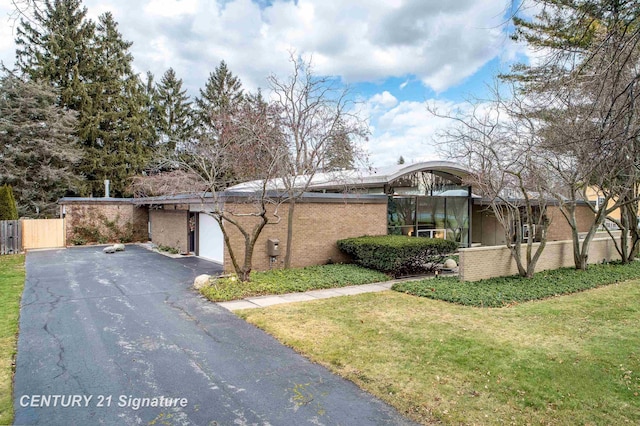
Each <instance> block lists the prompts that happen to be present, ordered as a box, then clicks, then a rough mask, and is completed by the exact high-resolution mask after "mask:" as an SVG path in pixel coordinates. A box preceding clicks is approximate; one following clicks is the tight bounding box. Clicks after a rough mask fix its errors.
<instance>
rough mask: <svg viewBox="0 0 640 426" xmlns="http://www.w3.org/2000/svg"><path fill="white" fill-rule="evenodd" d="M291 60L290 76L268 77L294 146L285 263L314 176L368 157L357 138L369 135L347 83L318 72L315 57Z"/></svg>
mask: <svg viewBox="0 0 640 426" xmlns="http://www.w3.org/2000/svg"><path fill="white" fill-rule="evenodd" d="M290 61H291V64H292V66H293V71H292V73H291V75H290V76H289V77H288V78H287V79H286V80H281V79H279V78H278V77H277V76H275V75H271V76H270V77H269V78H268V81H269V84H270V86H271V90H272V96H273V98H274V99H275V103H276V105H277V106H278V107H279V109H280V111H281V120H282V121H281V123H282V128H283V131H284V135H285V138H286V143H287V145H288V148H289V156H288V160H289V161H288V163H287V168H286V169H285V170H283V171H284V173H283V174H282V183H283V186H284V188H285V189H286V192H287V198H288V200H287V202H288V213H289V216H288V223H287V244H286V253H285V267H286V268H288V267H290V265H291V253H292V247H293V217H294V212H295V207H296V201H297V200H298V199H299V198H300V197H301V196H302V194H303V193H304V192H305V191H306V190H307V189H308V188H309V186H310V184H311V182H312V180H313V178H314V176H316V174H317V173H319V172H322V171H325V170H326V169H325V166H328V167H330V168H332V169H335V165H336V164H352V163H353V161H352V158H354V159H355V158H356V157H359V158H363V156H362V155H361V154H359V150H358V149H357V146H356V141H357V140H358V139H359V138H365V137H367V136H368V134H369V130H368V127H367V126H366V124H365V122H364V121H363V120H362V119H361V118H360V117H359V116H358V115H357V113H356V111H355V109H354V103H353V101H352V99H351V97H350V92H349V89H348V88H345V87H344V86H341V85H338V84H337V82H336V81H335V79H333V78H331V77H321V76H317V75H315V74H314V73H313V69H312V64H311V60H309V61H305V60H303V59H301V58H298V57H296V56H295V54H294V53H293V52H292V53H291V54H290ZM338 147H339V148H340V149H338ZM345 156H349V157H352V158H345ZM337 157H341V158H337Z"/></svg>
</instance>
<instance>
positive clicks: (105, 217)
mask: <svg viewBox="0 0 640 426" xmlns="http://www.w3.org/2000/svg"><path fill="white" fill-rule="evenodd" d="M62 212H63V215H64V218H65V233H66V241H67V244H82V243H112V242H121V241H122V242H131V241H147V240H148V228H147V223H148V220H149V213H148V210H147V208H146V207H143V206H135V205H133V204H132V203H130V202H126V201H108V200H104V201H103V200H100V199H96V200H93V201H90V202H85V201H78V202H74V201H66V202H64V203H62Z"/></svg>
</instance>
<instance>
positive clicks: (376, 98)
mask: <svg viewBox="0 0 640 426" xmlns="http://www.w3.org/2000/svg"><path fill="white" fill-rule="evenodd" d="M369 102H370V103H372V104H380V105H382V106H383V107H385V108H391V107H394V106H396V105H397V104H398V99H396V97H395V96H393V95H392V94H391V93H389V92H387V91H386V90H385V91H384V92H382V93H376V94H375V95H373V96H372V97H371V99H369Z"/></svg>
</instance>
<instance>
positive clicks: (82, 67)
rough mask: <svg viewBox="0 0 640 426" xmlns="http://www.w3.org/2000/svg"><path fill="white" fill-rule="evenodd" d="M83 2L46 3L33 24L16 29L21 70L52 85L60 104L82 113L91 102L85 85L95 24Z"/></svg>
mask: <svg viewBox="0 0 640 426" xmlns="http://www.w3.org/2000/svg"><path fill="white" fill-rule="evenodd" d="M81 3H82V2H81V1H80V0H55V1H53V2H51V1H50V0H45V1H44V2H43V7H42V8H34V19H33V21H31V22H30V21H25V20H22V21H21V22H20V25H19V26H18V29H17V37H16V45H17V49H16V58H17V66H18V69H19V70H20V71H21V72H22V73H23V74H25V75H27V76H28V77H29V78H31V79H33V80H37V81H46V82H49V83H50V84H51V85H52V86H53V87H54V88H56V90H58V92H59V99H58V101H57V104H58V105H60V106H62V107H65V108H69V109H72V110H74V111H80V110H81V109H82V108H83V107H84V106H85V105H86V102H87V101H88V95H87V93H86V90H85V88H84V82H85V81H87V79H88V76H89V75H90V72H91V71H90V68H91V66H92V63H93V49H92V40H93V36H94V29H95V28H94V25H93V23H92V22H91V21H89V20H87V19H86V14H87V9H86V8H82V7H81Z"/></svg>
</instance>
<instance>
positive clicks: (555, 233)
mask: <svg viewBox="0 0 640 426" xmlns="http://www.w3.org/2000/svg"><path fill="white" fill-rule="evenodd" d="M547 217H548V218H549V220H550V221H551V222H550V224H549V228H548V229H547V241H564V240H570V239H571V227H570V226H569V223H568V222H567V219H565V217H564V216H563V215H562V212H560V209H559V208H558V207H556V206H549V207H547ZM594 220H595V217H594V215H593V211H591V209H590V208H589V207H588V206H577V207H576V223H577V225H578V232H579V233H583V232H587V231H589V228H591V226H592V225H593V222H594Z"/></svg>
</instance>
